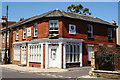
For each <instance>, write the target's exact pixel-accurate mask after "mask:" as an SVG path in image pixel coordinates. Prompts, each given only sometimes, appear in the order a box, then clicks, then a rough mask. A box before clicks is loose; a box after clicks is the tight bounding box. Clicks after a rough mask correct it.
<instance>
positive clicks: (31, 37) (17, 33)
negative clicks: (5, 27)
mask: <svg viewBox="0 0 120 80" xmlns="http://www.w3.org/2000/svg"><path fill="white" fill-rule="evenodd" d="M9 27H12V48H11V49H12V56H11V58H12V63H13V64H23V65H27V66H32V67H41V68H50V67H57V68H67V67H81V66H86V65H89V64H90V61H91V57H90V53H91V52H93V51H94V49H97V48H98V47H99V46H103V47H113V48H115V47H116V27H117V26H116V25H113V24H111V23H108V22H106V21H103V20H101V19H99V18H96V17H90V16H86V15H82V14H76V13H72V12H67V11H63V10H53V11H49V12H47V13H44V14H42V15H39V16H35V17H31V18H28V19H25V20H22V21H19V22H17V23H15V24H13V25H11V26H9Z"/></svg>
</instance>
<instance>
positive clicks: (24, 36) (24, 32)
mask: <svg viewBox="0 0 120 80" xmlns="http://www.w3.org/2000/svg"><path fill="white" fill-rule="evenodd" d="M23 39H26V27H23Z"/></svg>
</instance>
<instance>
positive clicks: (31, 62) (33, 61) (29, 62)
mask: <svg viewBox="0 0 120 80" xmlns="http://www.w3.org/2000/svg"><path fill="white" fill-rule="evenodd" d="M29 63H41V61H39V62H38V61H29Z"/></svg>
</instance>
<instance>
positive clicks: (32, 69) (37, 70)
mask: <svg viewBox="0 0 120 80" xmlns="http://www.w3.org/2000/svg"><path fill="white" fill-rule="evenodd" d="M0 67H2V68H7V69H12V70H17V71H19V72H31V73H41V72H67V71H77V70H81V69H88V68H90V67H82V68H80V67H79V68H68V69H58V68H50V69H41V68H35V67H27V66H24V67H23V66H18V65H15V64H6V65H0Z"/></svg>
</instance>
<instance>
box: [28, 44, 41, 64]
mask: <svg viewBox="0 0 120 80" xmlns="http://www.w3.org/2000/svg"><path fill="white" fill-rule="evenodd" d="M41 50H42V49H41V45H40V44H31V45H29V62H37V63H41V52H42V51H41Z"/></svg>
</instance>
